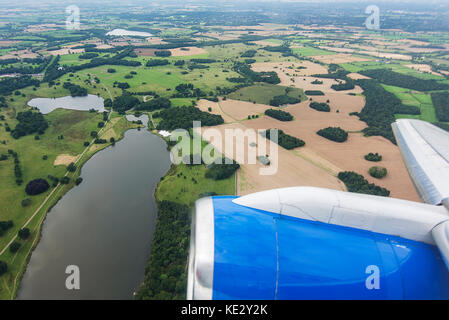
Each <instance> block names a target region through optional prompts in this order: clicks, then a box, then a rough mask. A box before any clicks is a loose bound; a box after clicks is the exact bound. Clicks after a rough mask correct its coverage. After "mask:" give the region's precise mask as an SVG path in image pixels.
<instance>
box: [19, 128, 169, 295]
mask: <svg viewBox="0 0 449 320" xmlns="http://www.w3.org/2000/svg"><path fill="white" fill-rule="evenodd" d="M144 123H145V122H144ZM169 166H170V157H169V152H168V151H167V147H166V143H165V142H164V141H163V140H162V139H161V138H160V137H158V136H155V135H153V134H151V133H149V132H148V131H147V130H140V131H138V130H136V129H133V130H129V131H127V132H126V133H125V137H124V139H122V140H121V141H119V142H117V143H116V145H115V146H111V147H109V148H107V149H105V150H103V151H100V152H99V153H97V154H95V155H94V156H93V157H92V158H91V159H90V160H89V161H87V163H86V164H85V165H84V166H83V168H82V172H81V176H82V177H83V179H84V181H83V182H82V183H81V184H80V185H79V186H77V187H74V188H73V189H72V190H70V191H69V192H68V193H67V194H66V195H65V196H64V197H63V198H62V199H61V200H60V201H59V202H58V203H57V204H56V206H55V207H53V209H51V211H50V212H49V213H48V215H47V217H46V220H45V221H44V224H43V227H42V238H41V240H40V242H39V243H38V245H37V247H36V249H35V250H34V252H33V253H32V256H31V259H30V261H29V264H28V268H27V270H26V272H25V275H24V277H23V280H22V283H21V287H20V289H19V292H18V296H17V298H18V299H132V297H133V292H134V291H135V290H136V288H137V287H138V286H139V284H140V283H141V282H142V280H143V276H144V269H145V265H146V261H147V259H148V256H149V252H150V246H151V241H152V238H153V233H154V227H155V224H156V205H155V200H154V197H153V192H154V189H155V187H156V185H157V183H158V182H159V180H160V178H161V177H162V176H164V175H165V173H166V172H167V170H168V169H169ZM69 265H75V266H77V267H78V268H79V271H80V289H79V290H68V289H67V288H66V279H67V277H69V274H66V268H67V266H69Z"/></svg>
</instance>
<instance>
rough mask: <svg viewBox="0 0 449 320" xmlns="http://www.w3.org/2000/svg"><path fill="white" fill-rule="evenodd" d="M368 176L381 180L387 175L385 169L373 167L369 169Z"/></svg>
mask: <svg viewBox="0 0 449 320" xmlns="http://www.w3.org/2000/svg"><path fill="white" fill-rule="evenodd" d="M368 172H369V174H370V176H371V177H374V178H377V179H382V178H383V177H385V176H386V175H387V168H384V167H378V166H374V167H371V168H369V171H368Z"/></svg>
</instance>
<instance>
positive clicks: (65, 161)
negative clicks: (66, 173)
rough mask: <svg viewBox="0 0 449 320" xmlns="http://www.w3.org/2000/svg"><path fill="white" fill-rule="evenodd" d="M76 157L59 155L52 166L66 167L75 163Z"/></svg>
mask: <svg viewBox="0 0 449 320" xmlns="http://www.w3.org/2000/svg"><path fill="white" fill-rule="evenodd" d="M77 159H78V156H71V155H69V154H60V155H59V156H57V157H56V159H55V162H54V163H53V165H55V166H68V165H69V164H71V163H72V162H76V160H77Z"/></svg>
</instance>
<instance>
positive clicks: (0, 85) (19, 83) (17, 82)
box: [0, 76, 40, 96]
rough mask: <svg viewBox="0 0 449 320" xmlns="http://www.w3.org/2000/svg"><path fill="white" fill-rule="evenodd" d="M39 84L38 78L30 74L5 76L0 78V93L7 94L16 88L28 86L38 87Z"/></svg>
mask: <svg viewBox="0 0 449 320" xmlns="http://www.w3.org/2000/svg"><path fill="white" fill-rule="evenodd" d="M39 85H40V82H39V80H37V79H34V78H32V77H31V76H21V77H6V78H3V79H2V80H0V95H3V96H8V95H10V94H11V93H13V92H14V91H16V90H18V89H23V88H25V87H28V86H36V87H38V86H39Z"/></svg>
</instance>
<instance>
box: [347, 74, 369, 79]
mask: <svg viewBox="0 0 449 320" xmlns="http://www.w3.org/2000/svg"><path fill="white" fill-rule="evenodd" d="M348 77H349V78H351V79H354V80H359V79H371V78H370V77H367V76H364V75H363V74H360V73H355V72H353V73H349V74H348Z"/></svg>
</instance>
